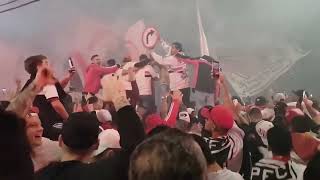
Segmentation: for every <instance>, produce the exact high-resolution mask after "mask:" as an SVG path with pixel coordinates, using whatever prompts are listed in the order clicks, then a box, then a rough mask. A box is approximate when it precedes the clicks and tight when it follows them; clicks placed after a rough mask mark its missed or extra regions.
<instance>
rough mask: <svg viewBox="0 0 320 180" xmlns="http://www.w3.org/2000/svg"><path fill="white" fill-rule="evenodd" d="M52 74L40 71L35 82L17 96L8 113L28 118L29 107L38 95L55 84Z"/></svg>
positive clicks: (48, 71) (12, 101) (45, 70)
mask: <svg viewBox="0 0 320 180" xmlns="http://www.w3.org/2000/svg"><path fill="white" fill-rule="evenodd" d="M54 82H55V81H54V79H53V76H52V72H51V71H50V70H49V69H46V68H43V69H39V70H38V73H37V76H36V78H35V79H34V81H33V82H32V83H31V84H29V85H28V87H27V88H26V89H25V90H23V91H22V92H20V93H19V94H17V96H16V97H15V98H13V99H12V100H11V102H10V104H9V106H8V107H7V109H6V110H7V111H13V112H15V113H16V114H17V115H19V116H20V117H26V115H27V112H28V110H29V107H31V105H32V102H33V100H34V98H35V97H36V95H37V94H38V93H39V92H40V91H41V90H42V89H43V87H44V86H46V85H48V84H54Z"/></svg>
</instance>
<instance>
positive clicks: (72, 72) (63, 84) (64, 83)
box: [60, 69, 75, 89]
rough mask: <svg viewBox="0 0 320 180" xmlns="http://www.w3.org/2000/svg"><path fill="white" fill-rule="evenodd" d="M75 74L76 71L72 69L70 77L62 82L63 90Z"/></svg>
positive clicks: (69, 73) (66, 77)
mask: <svg viewBox="0 0 320 180" xmlns="http://www.w3.org/2000/svg"><path fill="white" fill-rule="evenodd" d="M74 74H75V71H74V70H73V69H70V70H69V72H68V75H66V76H65V77H64V78H63V79H62V80H61V81H60V84H61V86H62V88H63V89H64V88H66V87H67V85H68V84H69V82H70V80H71V78H72V77H73V75H74Z"/></svg>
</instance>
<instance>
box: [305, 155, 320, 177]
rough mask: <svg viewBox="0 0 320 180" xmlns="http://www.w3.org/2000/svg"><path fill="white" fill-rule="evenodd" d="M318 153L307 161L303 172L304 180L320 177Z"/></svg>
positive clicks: (319, 156) (319, 157)
mask: <svg viewBox="0 0 320 180" xmlns="http://www.w3.org/2000/svg"><path fill="white" fill-rule="evenodd" d="M319 167H320V153H318V154H317V155H315V156H314V157H313V159H312V160H311V161H309V163H308V165H307V168H306V169H305V171H304V173H303V179H304V180H318V179H320V171H319Z"/></svg>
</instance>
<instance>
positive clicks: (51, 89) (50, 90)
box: [43, 85, 59, 99]
mask: <svg viewBox="0 0 320 180" xmlns="http://www.w3.org/2000/svg"><path fill="white" fill-rule="evenodd" d="M43 93H44V95H45V96H46V99H51V98H59V95H58V91H57V88H56V86H55V85H47V86H45V87H44V88H43Z"/></svg>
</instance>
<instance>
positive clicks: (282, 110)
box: [274, 102, 288, 116]
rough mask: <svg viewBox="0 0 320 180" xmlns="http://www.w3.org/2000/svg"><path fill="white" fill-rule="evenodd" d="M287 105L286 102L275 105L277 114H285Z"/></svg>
mask: <svg viewBox="0 0 320 180" xmlns="http://www.w3.org/2000/svg"><path fill="white" fill-rule="evenodd" d="M287 107H288V105H287V104H286V103H285V102H277V103H276V105H275V106H274V113H275V116H285V114H286V109H287Z"/></svg>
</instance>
